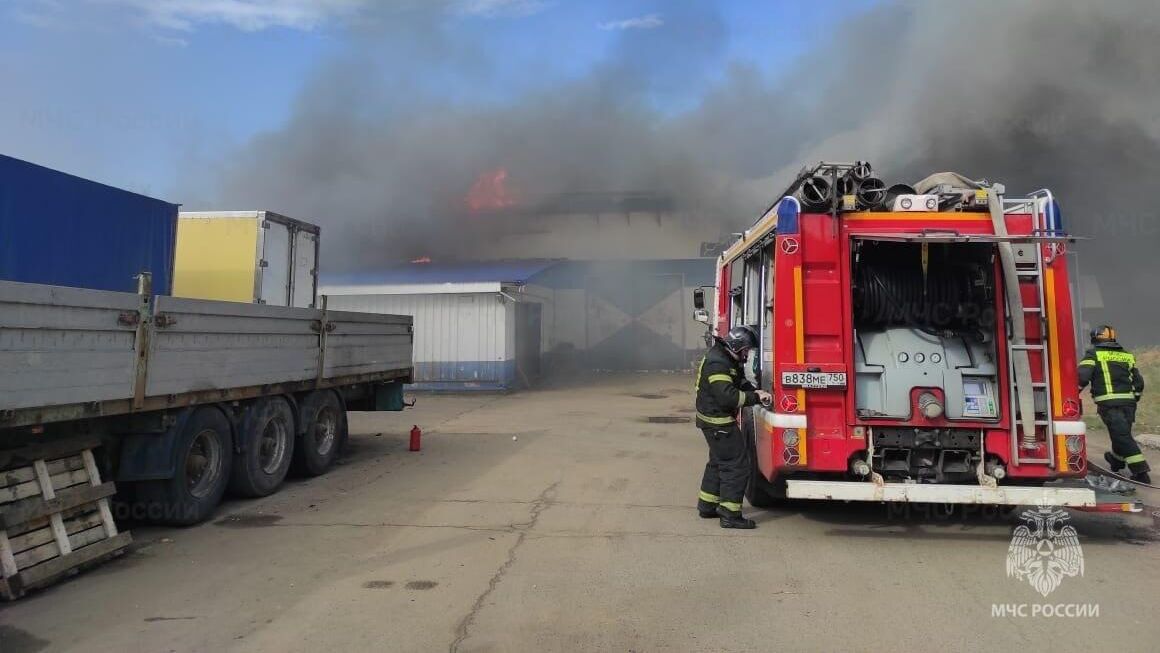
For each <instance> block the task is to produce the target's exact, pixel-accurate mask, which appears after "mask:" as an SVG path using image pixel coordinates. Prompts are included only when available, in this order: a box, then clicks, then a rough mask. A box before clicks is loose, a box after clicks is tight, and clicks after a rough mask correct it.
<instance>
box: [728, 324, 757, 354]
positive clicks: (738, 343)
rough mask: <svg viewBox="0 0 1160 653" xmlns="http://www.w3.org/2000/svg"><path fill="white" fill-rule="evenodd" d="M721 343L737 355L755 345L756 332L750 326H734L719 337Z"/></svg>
mask: <svg viewBox="0 0 1160 653" xmlns="http://www.w3.org/2000/svg"><path fill="white" fill-rule="evenodd" d="M721 344H723V345H725V348H726V349H728V350H729V351H731V352H733V354H734V355H739V354H740V353H741V352H742V351H744V350H746V349H753V348H754V347H756V346H757V334H756V333H754V332H753V329H751V328H750V327H747V326H735V327H733V328H732V329H729V333H726V334H725V337H724V338H721Z"/></svg>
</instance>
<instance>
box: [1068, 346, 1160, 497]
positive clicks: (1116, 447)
mask: <svg viewBox="0 0 1160 653" xmlns="http://www.w3.org/2000/svg"><path fill="white" fill-rule="evenodd" d="M1091 342H1092V348H1091V349H1089V350H1087V352H1086V353H1085V354H1084V356H1083V359H1082V360H1081V361H1080V363H1079V389H1080V390H1083V389H1084V388H1085V387H1086V386H1087V384H1088V383H1091V386H1092V390H1091V392H1092V399H1093V400H1095V402H1096V409H1097V411H1098V412H1099V415H1100V419H1102V420H1103V421H1104V426H1106V427H1107V429H1108V435H1109V436H1111V439H1112V450H1111V451H1109V452H1107V453H1105V454H1104V459H1106V460H1107V461H1108V464H1109V465H1111V467H1112V471H1113V472H1118V471H1120V470H1121V469H1123V468H1124V467H1125V466H1127V468H1128V471H1129V472H1130V473H1131V474H1132V480H1134V481H1139V482H1141V483H1148V484H1151V483H1152V480H1151V478H1149V476H1148V472H1149V471H1150V468H1149V467H1148V461H1146V460H1144V454H1142V453H1140V445H1138V444H1137V443H1136V440H1135V439H1134V438H1133V437H1132V423H1133V422H1135V421H1136V403H1137V402H1139V401H1140V396H1141V395H1142V394H1144V377H1143V376H1141V375H1140V370H1139V369H1137V368H1136V357H1135V356H1133V355H1132V354H1130V353H1129V352H1127V351H1126V350H1125V349H1124V348H1123V346H1121V345H1120V343H1118V342H1116V330H1115V329H1113V328H1112V327H1110V326H1108V325H1104V326H1101V327H1100V328H1098V329H1093V330H1092V332H1091Z"/></svg>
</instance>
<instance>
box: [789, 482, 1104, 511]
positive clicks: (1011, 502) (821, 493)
mask: <svg viewBox="0 0 1160 653" xmlns="http://www.w3.org/2000/svg"><path fill="white" fill-rule="evenodd" d="M786 496H787V497H788V498H790V499H823V500H831V501H902V502H911V503H961V504H976V505H1005V506H1035V505H1049V506H1068V507H1072V508H1092V507H1095V506H1096V505H1097V501H1096V493H1095V492H1094V491H1093V490H1090V489H1088V488H1081V487H1011V486H999V487H996V488H987V487H982V486H980V485H936V484H911V483H886V484H884V485H876V484H874V483H871V482H868V481H867V482H857V481H795V480H787V481H786Z"/></svg>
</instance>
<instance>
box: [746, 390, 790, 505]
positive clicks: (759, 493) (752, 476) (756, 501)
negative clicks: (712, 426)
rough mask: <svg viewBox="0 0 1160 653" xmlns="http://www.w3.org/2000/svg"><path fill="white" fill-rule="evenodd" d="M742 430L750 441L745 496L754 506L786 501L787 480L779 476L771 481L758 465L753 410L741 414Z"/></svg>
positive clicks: (778, 503)
mask: <svg viewBox="0 0 1160 653" xmlns="http://www.w3.org/2000/svg"><path fill="white" fill-rule="evenodd" d="M741 430H742V432H743V433H744V434H745V439H746V441H747V442H749V465H750V467H749V483H748V484H747V485H746V486H745V498H746V499H748V500H749V505H751V506H753V507H754V508H775V507H777V506H779V505H781V504H782V503H784V502H785V480H784V479H783V478H781V477H778V478H777V479H776V480H775V481H774V482H773V483H770V482H769V481H767V480H766V479H765V477H764V476H762V475H761V469H760V468H759V467H758V466H757V438H756V437H755V434H756V429H755V425H754V415H753V411H752V410H748V411H744V412H743V413H742V416H741Z"/></svg>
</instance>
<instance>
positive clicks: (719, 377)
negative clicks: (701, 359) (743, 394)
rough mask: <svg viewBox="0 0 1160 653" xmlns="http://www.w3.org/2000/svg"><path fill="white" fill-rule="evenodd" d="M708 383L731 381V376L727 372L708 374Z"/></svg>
mask: <svg viewBox="0 0 1160 653" xmlns="http://www.w3.org/2000/svg"><path fill="white" fill-rule="evenodd" d="M709 383H733V377H731V376H729V375H728V374H710V375H709Z"/></svg>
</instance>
